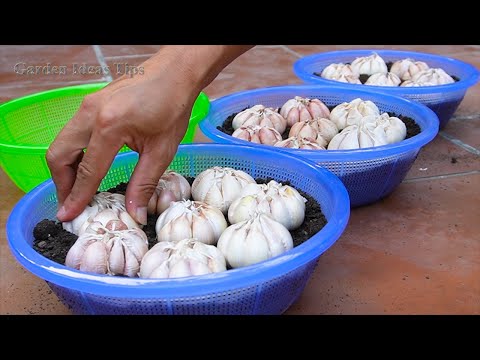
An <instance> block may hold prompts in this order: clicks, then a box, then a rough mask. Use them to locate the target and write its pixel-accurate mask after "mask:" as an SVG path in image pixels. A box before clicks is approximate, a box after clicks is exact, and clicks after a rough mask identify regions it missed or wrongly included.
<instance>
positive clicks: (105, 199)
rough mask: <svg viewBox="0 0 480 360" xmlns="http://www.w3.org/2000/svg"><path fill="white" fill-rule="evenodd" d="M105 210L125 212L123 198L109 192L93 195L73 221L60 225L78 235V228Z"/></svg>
mask: <svg viewBox="0 0 480 360" xmlns="http://www.w3.org/2000/svg"><path fill="white" fill-rule="evenodd" d="M105 209H114V210H116V211H126V210H125V196H124V195H121V194H112V193H110V192H107V191H105V192H100V193H98V194H95V195H94V196H93V198H92V200H91V201H90V203H89V204H88V205H87V206H86V208H85V209H84V210H83V211H82V213H81V214H80V215H78V216H77V217H76V218H75V219H73V220H71V221H65V222H63V223H62V227H63V228H64V229H65V230H67V231H69V232H71V233H72V234H75V235H79V231H80V228H81V227H82V225H83V224H84V223H85V222H86V221H87V220H88V219H89V218H92V217H94V216H95V215H97V214H98V213H99V212H100V211H102V210H105Z"/></svg>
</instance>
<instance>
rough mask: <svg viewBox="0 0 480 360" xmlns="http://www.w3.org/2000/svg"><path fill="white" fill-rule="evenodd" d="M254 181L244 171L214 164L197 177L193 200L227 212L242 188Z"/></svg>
mask: <svg viewBox="0 0 480 360" xmlns="http://www.w3.org/2000/svg"><path fill="white" fill-rule="evenodd" d="M252 183H255V180H254V179H253V178H252V177H251V176H250V175H249V174H247V173H246V172H244V171H241V170H235V169H232V168H229V167H220V166H214V167H212V168H210V169H207V170H205V171H202V172H201V173H200V174H198V176H197V177H196V178H195V180H194V181H193V184H192V197H193V200H196V201H202V202H205V203H206V204H208V205H211V206H214V207H216V208H218V209H220V211H221V212H222V213H223V214H226V213H227V210H228V208H229V206H230V204H231V203H232V201H233V200H235V199H236V198H237V197H238V194H239V193H240V191H241V190H242V188H243V187H244V186H245V185H247V184H252Z"/></svg>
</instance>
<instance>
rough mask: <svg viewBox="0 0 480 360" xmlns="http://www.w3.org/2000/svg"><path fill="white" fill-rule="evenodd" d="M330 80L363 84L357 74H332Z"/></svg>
mask: <svg viewBox="0 0 480 360" xmlns="http://www.w3.org/2000/svg"><path fill="white" fill-rule="evenodd" d="M330 80H335V81H339V82H343V83H349V84H360V85H361V84H362V82H361V81H360V79H359V78H358V77H357V76H355V75H338V76H332V77H331V78H330Z"/></svg>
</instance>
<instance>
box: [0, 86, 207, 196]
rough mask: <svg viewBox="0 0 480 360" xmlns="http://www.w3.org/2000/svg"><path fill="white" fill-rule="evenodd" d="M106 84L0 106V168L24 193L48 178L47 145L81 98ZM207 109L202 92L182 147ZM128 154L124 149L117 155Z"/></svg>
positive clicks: (62, 90) (33, 96)
mask: <svg viewBox="0 0 480 360" xmlns="http://www.w3.org/2000/svg"><path fill="white" fill-rule="evenodd" d="M107 84H108V82H102V83H94V84H86V85H78V86H69V87H64V88H59V89H54V90H49V91H43V92H40V93H35V94H31V95H27V96H24V97H21V98H18V99H15V100H11V101H9V102H6V103H5V104H3V105H0V165H1V166H2V168H3V170H4V171H5V173H6V174H7V175H8V177H9V178H10V179H11V180H12V181H13V182H14V183H15V185H17V186H18V187H19V188H20V189H21V190H23V191H24V192H28V191H30V190H31V189H33V188H34V187H35V186H37V185H38V184H40V183H42V182H43V181H45V180H47V179H49V178H50V177H51V174H50V170H49V168H48V166H47V163H46V160H45V154H46V152H47V149H48V147H49V145H50V143H51V142H52V141H53V139H55V137H56V136H57V134H58V133H59V132H60V130H61V129H62V128H63V126H64V125H65V124H66V123H67V122H68V121H69V120H70V119H71V118H72V117H73V115H74V114H75V113H76V112H77V110H78V109H79V107H80V104H81V103H82V100H83V98H84V97H85V96H86V95H88V94H91V93H93V92H95V91H98V90H100V89H101V88H103V87H104V86H106V85H107ZM209 108H210V102H209V99H208V97H207V96H206V95H205V94H204V93H203V92H202V93H200V95H199V96H198V98H197V100H196V101H195V104H194V107H193V110H192V114H191V117H190V123H189V126H188V129H187V131H186V133H185V136H184V138H183V139H182V144H189V143H192V142H193V138H194V136H195V130H196V128H197V125H198V123H199V122H200V121H201V120H202V119H203V118H204V117H205V116H206V115H207V113H208V110H209ZM125 151H130V149H129V148H128V147H126V146H124V147H123V148H122V149H121V150H120V152H125Z"/></svg>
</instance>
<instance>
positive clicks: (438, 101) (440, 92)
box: [293, 49, 480, 129]
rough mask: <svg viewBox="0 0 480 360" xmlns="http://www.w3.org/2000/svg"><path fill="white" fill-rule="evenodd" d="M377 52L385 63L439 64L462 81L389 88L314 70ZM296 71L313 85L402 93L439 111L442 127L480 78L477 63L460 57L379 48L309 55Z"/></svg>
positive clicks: (296, 63) (433, 65) (302, 60)
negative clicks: (330, 77)
mask: <svg viewBox="0 0 480 360" xmlns="http://www.w3.org/2000/svg"><path fill="white" fill-rule="evenodd" d="M373 52H376V53H377V54H378V55H380V56H381V57H382V58H383V59H384V60H385V62H389V61H392V62H394V61H396V60H401V59H405V58H413V59H414V60H417V61H424V62H426V63H427V64H428V65H429V66H430V67H439V68H442V69H443V70H445V71H446V72H447V73H448V74H449V75H455V76H457V77H458V78H459V79H460V81H458V82H456V83H453V84H446V85H439V86H419V87H402V86H398V87H397V86H395V87H386V86H371V85H361V84H348V83H342V82H338V81H334V80H328V79H324V78H321V77H320V76H316V75H314V74H313V73H314V72H316V73H321V72H322V70H323V69H324V68H325V67H327V66H328V65H330V64H332V63H340V62H343V63H347V62H348V63H351V62H352V61H353V60H355V59H356V58H357V57H361V56H368V55H371V54H372V53H373ZM293 72H294V73H295V75H297V76H298V77H299V78H300V79H302V80H303V81H304V82H306V83H309V84H317V85H324V86H344V87H346V88H347V89H353V90H364V89H365V88H369V89H371V90H373V91H381V92H384V93H386V94H389V95H395V96H402V97H405V98H407V99H411V100H415V101H418V102H420V103H422V104H424V105H426V106H428V107H429V108H430V109H432V110H433V111H435V113H436V114H437V115H438V118H439V120H440V129H442V128H443V127H445V125H446V124H447V123H448V120H450V118H451V117H452V115H453V114H454V113H455V111H456V110H457V108H458V106H459V105H460V103H461V102H462V100H463V98H464V96H465V93H466V92H467V90H468V88H469V87H470V86H473V85H475V84H476V83H477V81H478V80H479V78H480V71H479V70H477V69H476V68H475V67H474V66H473V65H471V64H468V63H466V62H463V61H460V60H457V59H452V58H449V57H446V56H441V55H433V54H428V53H420V52H412V51H399V50H378V49H366V50H343V51H330V52H325V53H320V54H313V55H309V56H305V57H303V58H301V59H299V60H297V61H296V62H295V63H294V64H293Z"/></svg>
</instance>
